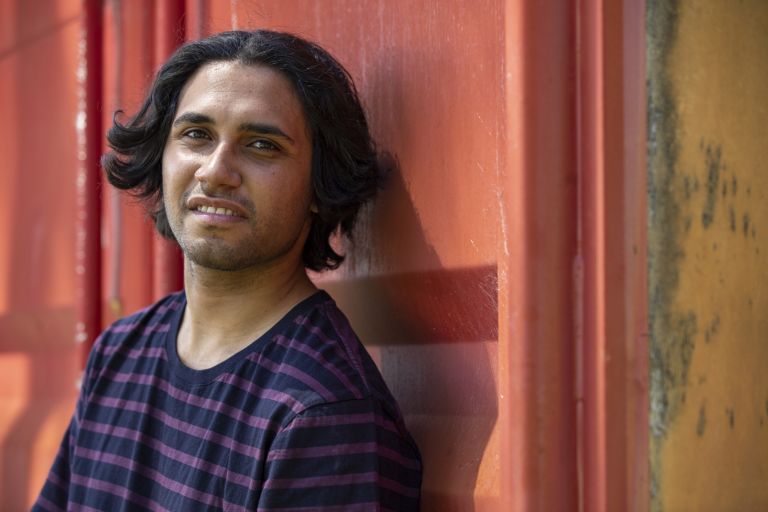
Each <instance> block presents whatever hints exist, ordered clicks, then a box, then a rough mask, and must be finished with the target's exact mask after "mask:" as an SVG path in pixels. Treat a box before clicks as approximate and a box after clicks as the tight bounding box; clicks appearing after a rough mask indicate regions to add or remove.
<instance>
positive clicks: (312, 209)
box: [309, 200, 320, 213]
mask: <svg viewBox="0 0 768 512" xmlns="http://www.w3.org/2000/svg"><path fill="white" fill-rule="evenodd" d="M309 211H310V212H312V213H320V210H319V209H318V208H317V203H316V202H315V201H314V200H313V201H312V204H310V205H309Z"/></svg>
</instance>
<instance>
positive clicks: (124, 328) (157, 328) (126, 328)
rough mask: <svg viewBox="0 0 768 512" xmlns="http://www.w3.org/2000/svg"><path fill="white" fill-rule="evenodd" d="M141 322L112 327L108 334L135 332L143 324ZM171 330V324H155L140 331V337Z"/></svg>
mask: <svg viewBox="0 0 768 512" xmlns="http://www.w3.org/2000/svg"><path fill="white" fill-rule="evenodd" d="M143 323H144V322H143V320H139V321H138V322H133V323H130V324H121V325H116V326H114V327H112V328H111V329H110V330H109V332H111V333H112V332H114V333H123V332H132V331H134V330H136V328H137V327H139V326H140V325H141V324H143ZM170 330H171V324H170V323H167V322H166V323H157V324H154V325H148V326H146V327H144V328H143V329H142V330H141V335H142V336H146V335H147V334H152V333H153V332H168V331H170Z"/></svg>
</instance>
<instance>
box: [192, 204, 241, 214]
mask: <svg viewBox="0 0 768 512" xmlns="http://www.w3.org/2000/svg"><path fill="white" fill-rule="evenodd" d="M196 210H197V211H199V212H203V213H215V214H217V215H228V216H230V217H239V215H237V214H235V212H233V211H232V210H230V209H229V208H214V207H213V206H202V205H201V206H198V207H197V208H196Z"/></svg>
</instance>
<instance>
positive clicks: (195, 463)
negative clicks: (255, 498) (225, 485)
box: [83, 421, 257, 489]
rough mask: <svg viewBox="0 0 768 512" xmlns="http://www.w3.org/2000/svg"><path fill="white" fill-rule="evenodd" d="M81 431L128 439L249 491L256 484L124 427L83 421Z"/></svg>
mask: <svg viewBox="0 0 768 512" xmlns="http://www.w3.org/2000/svg"><path fill="white" fill-rule="evenodd" d="M83 429H84V430H89V431H91V432H96V433H98V434H103V435H106V436H110V437H121V438H123V439H128V440H130V441H133V442H135V443H139V444H142V445H144V446H147V447H149V448H150V449H152V450H154V451H156V452H158V453H160V454H161V455H163V456H164V457H166V458H168V459H171V460H173V461H176V462H180V463H182V464H186V465H187V466H190V467H192V468H194V469H198V470H200V471H204V472H206V473H209V474H211V475H214V476H217V477H219V478H227V479H228V480H231V481H232V482H234V483H237V484H239V485H242V486H243V487H246V488H249V489H250V488H252V487H253V486H254V484H255V483H257V482H255V481H254V480H253V479H252V478H251V477H249V476H248V475H244V474H242V473H237V472H235V471H231V470H228V469H227V468H225V467H224V466H221V465H219V464H216V463H214V462H209V461H206V460H204V459H200V458H199V457H195V456H194V455H190V454H188V453H185V452H182V451H181V450H177V449H175V448H172V447H170V446H168V445H167V444H165V443H163V442H162V441H159V440H157V439H154V438H152V437H149V436H143V435H142V434H141V432H138V431H136V430H133V429H129V428H125V427H113V426H110V425H106V424H104V423H96V422H93V421H87V422H86V421H84V422H83Z"/></svg>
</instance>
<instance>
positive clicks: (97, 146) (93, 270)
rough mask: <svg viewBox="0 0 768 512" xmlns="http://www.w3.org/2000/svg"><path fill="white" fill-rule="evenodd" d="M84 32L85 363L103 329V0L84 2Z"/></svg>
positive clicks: (81, 230) (79, 268)
mask: <svg viewBox="0 0 768 512" xmlns="http://www.w3.org/2000/svg"><path fill="white" fill-rule="evenodd" d="M82 23H83V35H82V40H81V43H80V44H81V47H80V63H79V65H78V76H79V79H80V88H81V89H80V95H79V96H80V97H79V105H78V113H77V130H78V143H77V145H78V148H77V151H78V159H79V160H80V168H79V171H78V175H77V194H78V200H77V203H78V204H77V206H78V210H77V239H76V240H77V246H76V250H77V261H76V267H75V272H76V274H77V276H78V287H77V304H78V317H77V324H76V325H75V331H76V334H75V340H76V341H77V342H78V343H80V344H81V347H82V348H81V361H82V363H83V365H85V361H86V360H87V359H88V353H89V352H90V347H91V344H92V343H93V341H94V340H95V339H96V336H98V335H99V333H100V332H101V201H100V199H99V190H100V188H101V187H100V185H101V181H102V180H101V167H100V164H99V162H100V160H101V144H102V137H103V134H102V129H101V115H102V114H101V107H102V104H103V102H102V78H103V73H102V25H103V20H102V12H101V1H100V0H86V1H85V2H84V4H83V21H82Z"/></svg>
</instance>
